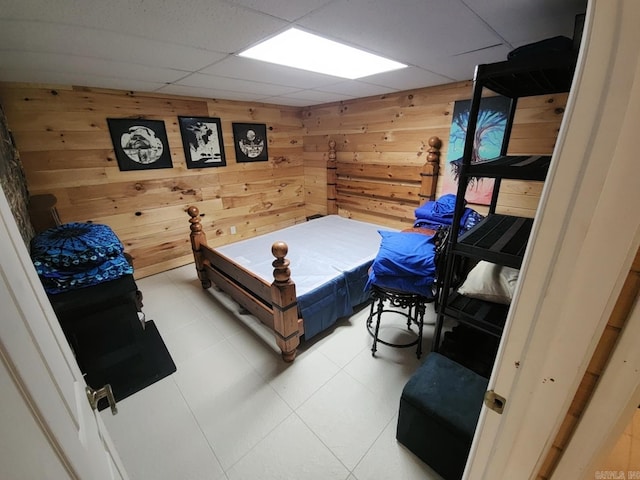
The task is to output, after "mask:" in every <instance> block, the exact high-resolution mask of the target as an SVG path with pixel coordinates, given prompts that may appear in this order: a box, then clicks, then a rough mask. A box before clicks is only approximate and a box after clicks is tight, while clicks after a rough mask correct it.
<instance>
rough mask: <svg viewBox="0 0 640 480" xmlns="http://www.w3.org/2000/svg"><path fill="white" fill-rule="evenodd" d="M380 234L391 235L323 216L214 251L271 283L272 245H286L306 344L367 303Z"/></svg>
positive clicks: (376, 227) (368, 225)
mask: <svg viewBox="0 0 640 480" xmlns="http://www.w3.org/2000/svg"><path fill="white" fill-rule="evenodd" d="M380 230H385V231H396V230H394V229H391V228H388V227H383V226H381V225H376V224H373V223H368V222H363V221H359V220H351V219H348V218H344V217H340V216H338V215H328V216H325V217H321V218H317V219H314V220H311V221H308V222H305V223H300V224H296V225H293V226H291V227H287V228H284V229H282V230H278V231H276V232H271V233H267V234H264V235H260V236H258V237H254V238H250V239H247V240H241V241H239V242H235V243H232V244H229V245H225V246H223V247H219V248H216V251H218V252H219V253H221V254H222V255H224V256H226V257H228V258H230V259H232V260H233V261H234V262H235V263H237V264H239V265H241V266H242V267H244V268H246V269H247V270H249V271H251V272H253V273H254V274H255V275H257V276H258V277H260V278H262V279H263V280H264V281H266V282H268V283H271V282H273V266H272V265H271V263H272V262H273V260H274V257H273V255H272V254H271V246H272V245H273V243H274V242H276V241H283V242H286V243H287V245H288V246H289V253H288V254H287V256H286V258H287V259H288V260H289V261H290V262H291V263H290V266H289V268H290V269H291V278H292V280H293V281H294V282H295V284H296V293H297V296H298V309H299V311H300V314H301V316H302V318H304V329H305V338H306V339H309V338H311V337H313V336H315V335H317V334H318V333H320V332H321V331H323V330H325V329H326V328H328V327H330V326H331V325H333V324H334V323H335V322H336V320H337V319H339V318H341V317H344V316H348V315H351V314H352V313H353V307H355V306H356V305H359V304H361V303H363V302H364V301H366V300H367V298H368V292H366V291H365V285H366V283H367V279H368V273H367V272H368V269H369V267H370V266H371V263H372V262H373V259H374V258H375V257H376V254H377V253H378V249H379V247H380V234H379V233H378V231H380Z"/></svg>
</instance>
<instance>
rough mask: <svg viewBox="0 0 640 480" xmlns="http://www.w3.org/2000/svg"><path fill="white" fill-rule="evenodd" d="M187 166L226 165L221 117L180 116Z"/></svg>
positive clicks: (179, 121)
mask: <svg viewBox="0 0 640 480" xmlns="http://www.w3.org/2000/svg"><path fill="white" fill-rule="evenodd" d="M178 123H179V124H180V134H181V135H182V146H183V147H184V156H185V159H186V161H187V168H207V167H224V166H225V165H226V164H227V161H226V159H225V155H224V142H223V141H222V126H221V123H220V119H219V118H208V117H178Z"/></svg>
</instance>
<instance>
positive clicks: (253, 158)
mask: <svg viewBox="0 0 640 480" xmlns="http://www.w3.org/2000/svg"><path fill="white" fill-rule="evenodd" d="M233 143H234V145H235V149H236V161H237V162H266V161H267V160H269V153H268V152H267V126H266V125H264V124H259V123H234V124H233Z"/></svg>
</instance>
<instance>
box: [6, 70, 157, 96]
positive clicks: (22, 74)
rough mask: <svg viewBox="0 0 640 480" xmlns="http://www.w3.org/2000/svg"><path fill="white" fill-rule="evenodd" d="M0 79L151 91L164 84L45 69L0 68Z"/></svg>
mask: <svg viewBox="0 0 640 480" xmlns="http://www.w3.org/2000/svg"><path fill="white" fill-rule="evenodd" d="M0 81H3V82H26V83H42V84H52V85H76V86H81V87H93V88H111V89H114V90H135V91H139V92H153V91H155V90H156V89H158V88H160V87H162V86H164V84H163V83H156V82H146V81H143V80H135V79H131V78H122V77H105V76H98V75H89V74H83V75H77V74H75V73H67V72H48V71H45V70H22V69H8V68H2V69H0Z"/></svg>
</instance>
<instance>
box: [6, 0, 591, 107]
mask: <svg viewBox="0 0 640 480" xmlns="http://www.w3.org/2000/svg"><path fill="white" fill-rule="evenodd" d="M585 9H586V0H181V1H176V0H174V1H171V0H106V1H105V0H53V1H52V0H0V81H6V82H29V83H41V84H62V85H79V86H88V87H100V88H113V89H122V90H133V91H144V92H158V93H165V94H175V95H185V96H196V97H204V98H218V99H227V100H244V101H256V102H265V103H275V104H280V105H292V106H309V105H317V104H322V103H328V102H335V101H340V100H347V99H352V98H360V97H367V96H371V95H380V94H385V93H391V92H397V91H403V90H410V89H414V88H420V87H428V86H433V85H441V84H446V83H451V82H455V81H459V80H467V79H470V78H472V77H473V70H474V66H475V65H476V64H478V63H488V62H495V61H501V60H505V59H506V57H507V53H508V52H509V51H510V50H512V49H514V48H516V47H519V46H521V45H525V44H528V43H532V42H535V41H538V40H542V39H545V38H549V37H553V36H556V35H565V36H568V37H572V36H573V28H574V19H575V15H576V14H577V13H584V12H585ZM291 26H295V27H298V28H301V29H303V30H306V31H309V32H312V33H316V34H319V35H323V36H325V37H327V38H329V39H332V40H336V41H340V42H343V43H346V44H347V45H350V46H353V47H358V48H362V49H364V50H366V51H369V52H372V53H376V54H378V55H381V56H384V57H387V58H390V59H392V60H396V61H399V62H402V63H405V64H408V65H409V67H408V68H405V69H402V70H397V71H393V72H388V73H383V74H378V75H372V76H369V77H365V78H361V79H358V80H345V79H342V78H339V77H333V76H328V75H321V74H317V73H309V72H304V71H302V70H296V69H293V68H288V67H280V66H276V65H272V64H267V63H263V62H259V61H256V60H250V59H245V58H240V57H237V56H236V54H237V53H239V52H240V51H242V50H244V49H246V48H247V47H250V46H252V45H254V44H256V43H257V42H259V41H261V40H262V39H264V38H267V37H270V36H273V35H275V34H277V33H280V32H282V31H284V30H286V29H288V28H290V27H291Z"/></svg>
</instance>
